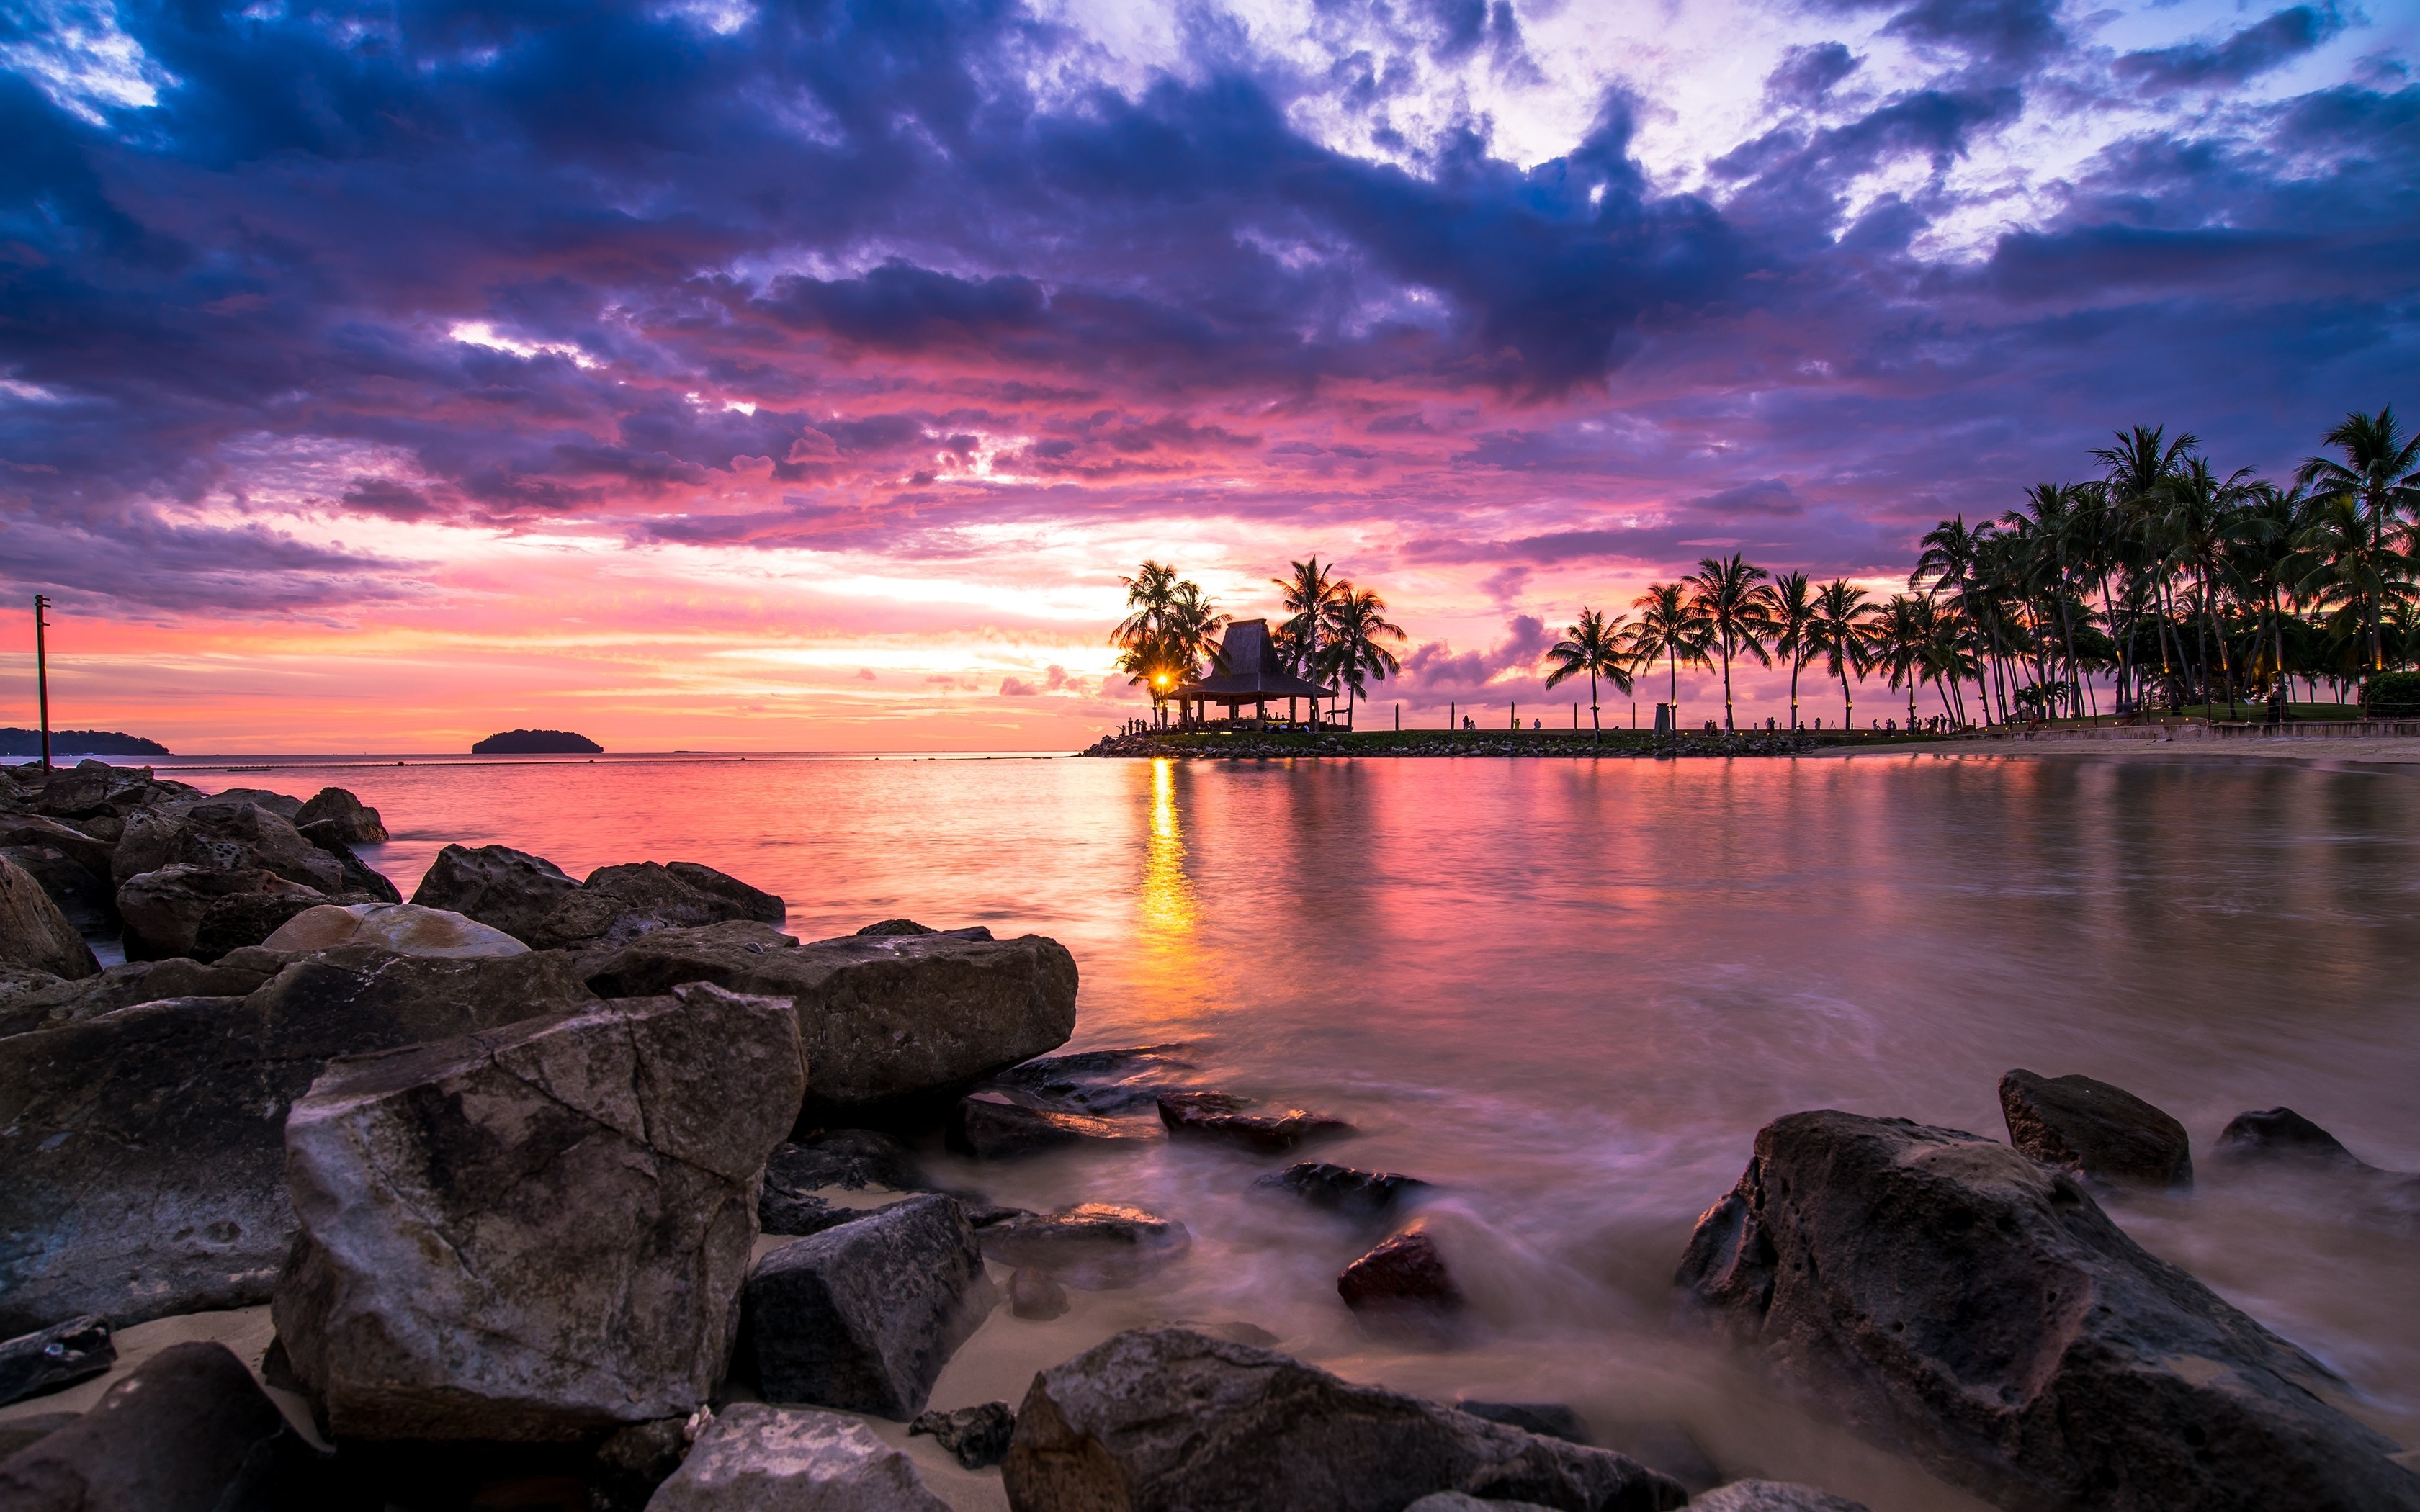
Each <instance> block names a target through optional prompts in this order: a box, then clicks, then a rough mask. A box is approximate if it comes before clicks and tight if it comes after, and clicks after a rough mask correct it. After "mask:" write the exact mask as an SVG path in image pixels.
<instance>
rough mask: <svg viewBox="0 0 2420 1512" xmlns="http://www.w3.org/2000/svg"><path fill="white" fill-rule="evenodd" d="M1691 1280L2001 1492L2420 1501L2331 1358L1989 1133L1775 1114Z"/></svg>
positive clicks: (2108, 1511) (1684, 1279)
mask: <svg viewBox="0 0 2420 1512" xmlns="http://www.w3.org/2000/svg"><path fill="white" fill-rule="evenodd" d="M1678 1282H1679V1285H1680V1286H1681V1288H1683V1295H1684V1296H1686V1297H1688V1298H1689V1299H1692V1300H1693V1301H1694V1302H1695V1303H1696V1304H1698V1305H1699V1306H1701V1307H1702V1308H1704V1309H1705V1311H1706V1313H1707V1315H1708V1316H1709V1317H1710V1319H1712V1320H1714V1322H1716V1323H1717V1324H1719V1325H1720V1326H1722V1327H1724V1328H1725V1329H1726V1330H1727V1331H1728V1332H1730V1334H1731V1335H1733V1336H1734V1337H1735V1338H1736V1339H1738V1340H1739V1341H1741V1342H1742V1343H1744V1344H1745V1345H1747V1346H1749V1347H1751V1348H1753V1349H1754V1350H1757V1351H1758V1352H1760V1353H1761V1355H1762V1356H1763V1358H1764V1359H1765V1361H1766V1362H1767V1363H1768V1364H1769V1365H1771V1366H1772V1367H1773V1368H1774V1369H1775V1370H1776V1372H1778V1373H1779V1374H1780V1375H1781V1376H1782V1377H1783V1378H1784V1379H1785V1380H1786V1381H1790V1382H1792V1383H1793V1384H1795V1385H1796V1386H1797V1387H1798V1388H1800V1389H1801V1390H1803V1391H1805V1392H1806V1393H1807V1394H1808V1395H1810V1396H1816V1397H1819V1398H1820V1399H1821V1400H1822V1401H1823V1403H1824V1404H1825V1405H1826V1406H1827V1407H1829V1408H1830V1409H1831V1410H1833V1411H1835V1412H1838V1413H1840V1414H1841V1415H1842V1416H1843V1417H1845V1418H1846V1419H1847V1420H1848V1422H1849V1423H1850V1424H1851V1426H1852V1427H1855V1428H1857V1429H1858V1430H1859V1431H1861V1432H1863V1433H1865V1434H1867V1435H1868V1436H1869V1437H1871V1438H1873V1439H1875V1440H1876V1441H1877V1442H1879V1443H1885V1444H1888V1445H1890V1446H1893V1447H1903V1448H1904V1449H1905V1450H1906V1451H1908V1452H1910V1453H1912V1454H1914V1455H1915V1456H1916V1458H1917V1459H1918V1460H1919V1461H1920V1462H1922V1463H1923V1464H1924V1465H1926V1466H1927V1468H1929V1469H1931V1471H1932V1472H1933V1473H1935V1474H1937V1475H1939V1476H1941V1477H1942V1478H1943V1479H1945V1480H1947V1481H1950V1482H1951V1483H1953V1484H1956V1485H1960V1486H1963V1487H1965V1488H1966V1489H1970V1490H1972V1491H1974V1492H1975V1493H1976V1494H1978V1495H1979V1496H1982V1497H1983V1498H1985V1499H1986V1500H1989V1501H1993V1502H1995V1503H1997V1504H2000V1505H2003V1506H2009V1507H2028V1508H2030V1507H2053V1506H2056V1507H2067V1506H2074V1507H2085V1508H2095V1509H2105V1512H2152V1509H2155V1508H2173V1507H2186V1506H2190V1507H2195V1508H2197V1509H2198V1508H2208V1509H2211V1512H2227V1509H2242V1512H2251V1509H2254V1508H2270V1507H2278V1506H2293V1507H2297V1508H2308V1509H2310V1512H2353V1509H2354V1508H2369V1509H2388V1508H2405V1509H2410V1508H2415V1507H2420V1477H2415V1476H2414V1475H2413V1474H2412V1473H2411V1472H2410V1471H2408V1470H2405V1469H2403V1468H2402V1467H2401V1466H2399V1465H2397V1464H2394V1463H2392V1462H2390V1461H2389V1459H2388V1458H2387V1456H2389V1455H2390V1454H2392V1453H2394V1452H2395V1449H2394V1445H2393V1444H2392V1443H2389V1442H2388V1441H2386V1440H2385V1439H2383V1438H2381V1437H2380V1436H2379V1435H2378V1434H2376V1433H2374V1432H2372V1431H2371V1430H2369V1429H2368V1428H2366V1427H2362V1426H2361V1425H2359V1424H2357V1423H2355V1422H2353V1421H2352V1420H2351V1419H2350V1418H2349V1417H2346V1416H2344V1415H2343V1414H2342V1413H2340V1412H2336V1411H2335V1409H2334V1408H2332V1407H2330V1406H2328V1405H2327V1403H2326V1402H2325V1401H2324V1400H2323V1398H2322V1396H2321V1395H2320V1394H2322V1393H2324V1392H2326V1391H2328V1390H2329V1389H2331V1387H2332V1386H2333V1385H2334V1381H2333V1378H2331V1377H2330V1376H2329V1374H2328V1372H2327V1371H2326V1370H2325V1368H2324V1367H2322V1366H2321V1365H2319V1364H2318V1363H2317V1362H2316V1361H2314V1360H2312V1359H2311V1358H2310V1357H2309V1356H2307V1355H2305V1354H2304V1353H2303V1352H2302V1351H2301V1350H2297V1349H2295V1348H2294V1347H2293V1346H2291V1345H2289V1344H2288V1343H2286V1342H2285V1341H2283V1340H2281V1339H2279V1338H2277V1337H2276V1336H2275V1335H2272V1334H2270V1333H2269V1332H2268V1331H2267V1330H2265V1329H2263V1328H2262V1327H2260V1325H2259V1324H2257V1323H2256V1322H2254V1321H2253V1320H2252V1319H2249V1318H2247V1317H2245V1316H2244V1315H2243V1314H2242V1313H2240V1312H2238V1311H2237V1310H2236V1309H2235V1308H2233V1307H2231V1306H2229V1305H2227V1304H2226V1303H2225V1302H2224V1301H2222V1300H2220V1299H2219V1298H2218V1297H2217V1296H2216V1295H2215V1294H2213V1293H2212V1292H2211V1290H2210V1289H2209V1288H2206V1287H2204V1286H2202V1285H2201V1283H2199V1282H2198V1281H2195V1279H2194V1278H2193V1277H2192V1276H2190V1275H2188V1274H2186V1273H2184V1272H2183V1271H2181V1270H2180V1269H2178V1268H2177V1267H2176V1266H2173V1265H2170V1264H2168V1263H2167V1262H2165V1261H2164V1260H2161V1259H2158V1258H2156V1257H2153V1256H2151V1255H2149V1254H2148V1253H2146V1252H2145V1251H2144V1250H2143V1249H2142V1248H2141V1247H2140V1246H2139V1245H2137V1244H2135V1243H2134V1242H2133V1240H2131V1239H2129V1238H2127V1237H2126V1235H2125V1233H2124V1232H2123V1231H2122V1230H2120V1229H2119V1228H2118V1226H2117V1225H2116V1224H2114V1223H2112V1222H2111V1221H2110V1220H2109V1218H2108V1216H2107V1215H2106V1214H2105V1213H2103V1212H2102V1210H2101V1208H2100V1205H2099V1204H2098V1203H2096V1202H2095V1201H2094V1200H2093V1199H2092V1197H2091V1196H2090V1194H2088V1193H2087V1192H2086V1190H2085V1189H2084V1188H2083V1187H2082V1186H2080V1185H2079V1184H2077V1182H2076V1181H2075V1180H2074V1179H2073V1178H2072V1177H2071V1176H2070V1175H2068V1174H2067V1173H2065V1172H2062V1171H2057V1170H2054V1169H2051V1168H2048V1167H2045V1166H2043V1165H2038V1164H2036V1163H2035V1162H2034V1161H2031V1160H2029V1159H2027V1158H2026V1157H2024V1155H2021V1154H2019V1153H2018V1152H2016V1151H2015V1150H2012V1149H2008V1148H2007V1147H2006V1146H2003V1145H1999V1144H1996V1143H1994V1142H1993V1141H1991V1140H1987V1139H1983V1138H1981V1137H1979V1136H1978V1135H1975V1134H1962V1133H1958V1132H1956V1131H1953V1130H1947V1129H1932V1128H1926V1127H1924V1126H1922V1125H1918V1124H1914V1123H1909V1122H1906V1121H1905V1120H1903V1119H1866V1118H1859V1117H1856V1116H1854V1115H1852V1114H1847V1113H1838V1112H1820V1113H1800V1114H1793V1115H1792V1116H1791V1117H1789V1118H1786V1119H1778V1120H1776V1122H1774V1123H1771V1124H1768V1125H1766V1126H1765V1127H1764V1128H1763V1129H1762V1130H1761V1131H1760V1132H1759V1133H1758V1134H1757V1137H1756V1154H1755V1158H1754V1159H1753V1160H1751V1161H1750V1162H1749V1164H1748V1167H1747V1170H1746V1172H1745V1174H1744V1175H1743V1176H1742V1177H1741V1178H1740V1180H1739V1184H1738V1185H1737V1186H1736V1187H1735V1188H1734V1189H1733V1190H1732V1191H1731V1193H1730V1196H1726V1197H1724V1198H1723V1199H1722V1200H1721V1201H1720V1202H1718V1203H1716V1204H1715V1205H1714V1208H1712V1209H1711V1210H1710V1211H1708V1212H1707V1213H1706V1215H1705V1216H1704V1217H1702V1218H1700V1219H1699V1222H1698V1230H1697V1233H1696V1234H1695V1235H1694V1236H1693V1237H1692V1238H1691V1240H1690V1242H1689V1248H1688V1253H1687V1255H1686V1256H1685V1257H1684V1258H1683V1261H1682V1264H1681V1270H1680V1274H1679V1277H1678Z"/></svg>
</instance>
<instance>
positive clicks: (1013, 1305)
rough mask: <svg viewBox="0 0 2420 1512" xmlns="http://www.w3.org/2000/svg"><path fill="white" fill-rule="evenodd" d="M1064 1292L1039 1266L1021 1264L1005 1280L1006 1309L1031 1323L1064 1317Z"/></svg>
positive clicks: (1065, 1313) (1014, 1315)
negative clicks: (1006, 1291) (1006, 1293)
mask: <svg viewBox="0 0 2420 1512" xmlns="http://www.w3.org/2000/svg"><path fill="white" fill-rule="evenodd" d="M1067 1305H1068V1304H1067V1290H1066V1288H1064V1287H1062V1286H1061V1285H1060V1284H1059V1283H1058V1282H1057V1281H1055V1280H1053V1279H1051V1276H1050V1273H1049V1272H1047V1271H1045V1270H1043V1269H1042V1268H1041V1267H1039V1266H1034V1265H1020V1266H1018V1267H1017V1268H1016V1271H1015V1272H1013V1273H1011V1274H1010V1275H1009V1278H1008V1310H1009V1314H1010V1316H1012V1317H1016V1318H1022V1319H1025V1320H1026V1321H1027V1322H1030V1323H1047V1322H1048V1321H1050V1319H1054V1318H1063V1317H1065V1316H1066V1315H1067Z"/></svg>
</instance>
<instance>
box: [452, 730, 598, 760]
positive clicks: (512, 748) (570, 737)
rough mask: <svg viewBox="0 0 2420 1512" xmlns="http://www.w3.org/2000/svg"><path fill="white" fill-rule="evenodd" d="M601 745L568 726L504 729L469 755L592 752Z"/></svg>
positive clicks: (554, 754) (584, 753) (576, 753)
mask: <svg viewBox="0 0 2420 1512" xmlns="http://www.w3.org/2000/svg"><path fill="white" fill-rule="evenodd" d="M604 749H605V748H604V747H602V746H600V745H598V744H597V742H595V741H593V740H591V739H589V738H588V737H587V736H586V735H575V734H573V733H571V732H570V731H568V730H507V731H505V732H504V733H503V734H500V735H489V737H488V738H487V739H485V740H483V741H481V742H479V743H478V744H477V745H475V746H473V747H472V748H471V754H472V755H473V756H596V755H599V754H601V753H602V752H603V751H604Z"/></svg>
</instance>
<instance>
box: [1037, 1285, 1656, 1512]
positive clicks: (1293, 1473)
mask: <svg viewBox="0 0 2420 1512" xmlns="http://www.w3.org/2000/svg"><path fill="white" fill-rule="evenodd" d="M1001 1473H1002V1477H1003V1480H1004V1481H1005V1484H1006V1487H1007V1490H1008V1501H1009V1505H1010V1506H1011V1507H1012V1508H1016V1509H1017V1512H1044V1509H1055V1508H1063V1507H1094V1506H1126V1507H1152V1508H1156V1509H1160V1512H1197V1509H1198V1512H1210V1509H1213V1508H1221V1509H1223V1508H1233V1507H1251V1508H1254V1509H1255V1512H1401V1509H1402V1508H1403V1507H1404V1506H1405V1505H1406V1504H1409V1503H1411V1502H1413V1501H1416V1500H1417V1499H1419V1497H1422V1496H1425V1495H1428V1494H1430V1493H1431V1492H1435V1491H1444V1490H1459V1491H1464V1492H1466V1493H1468V1494H1470V1495H1473V1496H1477V1497H1480V1498H1481V1499H1483V1500H1485V1501H1487V1502H1488V1503H1489V1504H1491V1505H1496V1504H1501V1503H1505V1502H1530V1503H1535V1504H1540V1505H1544V1506H1551V1507H1559V1508H1562V1509H1565V1512H1611V1509H1616V1508H1619V1509H1621V1512H1633V1509H1637V1512H1645V1509H1650V1508H1668V1507H1677V1506H1680V1505H1681V1504H1683V1502H1684V1501H1685V1500H1686V1499H1687V1493H1686V1492H1685V1491H1683V1489H1681V1488H1680V1486H1679V1485H1678V1484H1676V1483H1674V1482H1672V1481H1670V1480H1668V1479H1666V1478H1665V1477H1663V1476H1660V1475H1657V1474H1655V1473H1653V1472H1652V1471H1650V1470H1648V1469H1647V1468H1646V1467H1645V1466H1643V1465H1639V1464H1637V1463H1636V1462H1635V1461H1632V1460H1630V1459H1627V1458H1623V1457H1622V1456H1621V1455H1617V1454H1613V1453H1611V1452H1609V1451H1607V1450H1604V1449H1590V1448H1583V1447H1581V1446H1579V1445H1577V1444H1570V1443H1559V1442H1558V1441H1556V1440H1553V1439H1542V1438H1538V1437H1535V1436H1533V1435H1531V1434H1528V1433H1524V1432H1522V1431H1521V1430H1520V1429H1518V1428H1512V1427H1504V1426H1502V1425H1500V1424H1496V1423H1488V1422H1483V1421H1481V1419H1479V1418H1475V1417H1470V1416H1468V1415H1466V1414H1465V1413H1461V1412H1452V1411H1450V1410H1449V1409H1447V1408H1444V1407H1440V1406H1438V1405H1437V1404H1436V1403H1435V1402H1426V1401H1422V1400H1420V1399H1419V1398H1418V1397H1414V1396H1403V1395H1401V1394H1400V1393H1396V1392H1391V1391H1387V1390H1384V1389H1382V1388H1379V1387H1375V1386H1357V1385H1353V1384H1351V1383H1349V1382H1347V1381H1340V1380H1338V1379H1337V1378H1336V1377H1334V1376H1331V1375H1329V1374H1328V1373H1327V1372H1326V1371H1324V1370H1320V1369H1317V1368H1314V1367H1313V1366H1311V1365H1305V1364H1303V1363H1302V1362H1301V1361H1299V1360H1295V1359H1291V1358H1288V1357H1287V1356H1285V1355H1282V1354H1278V1353H1274V1352H1272V1351H1270V1350H1262V1349H1255V1348H1253V1347H1252V1346H1250V1345H1246V1344H1236V1343H1232V1342H1230V1341H1227V1340H1224V1339H1215V1338H1211V1337H1209V1336H1207V1335H1202V1334H1197V1333H1193V1332H1190V1331H1188V1330H1185V1329H1175V1328H1158V1329H1135V1330H1130V1331H1129V1332H1126V1333H1124V1334H1120V1335H1116V1336H1115V1337H1113V1338H1110V1339H1109V1340H1108V1341H1106V1342H1104V1343H1102V1344H1099V1345H1096V1346H1094V1348H1093V1349H1091V1350H1086V1351H1085V1352H1083V1353H1082V1354H1079V1355H1078V1356H1077V1357H1076V1358H1074V1359H1072V1360H1070V1361H1068V1362H1066V1363H1065V1364H1063V1365H1058V1366H1055V1367H1053V1368H1051V1369H1049V1370H1046V1371H1044V1372H1042V1374H1041V1375H1039V1376H1037V1377H1036V1378H1035V1379H1034V1382H1033V1385H1032V1389H1031V1390H1030V1391H1028V1392H1027V1393H1026V1396H1025V1401H1024V1403H1023V1405H1022V1406H1020V1407H1019V1408H1018V1409H1017V1414H1016V1435H1015V1436H1014V1438H1013V1439H1012V1440H1011V1441H1010V1444H1009V1451H1008V1458H1007V1459H1006V1461H1005V1462H1004V1463H1003V1465H1002V1467H1001Z"/></svg>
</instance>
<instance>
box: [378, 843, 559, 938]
mask: <svg viewBox="0 0 2420 1512" xmlns="http://www.w3.org/2000/svg"><path fill="white" fill-rule="evenodd" d="M579 890H580V884H579V883H578V882H576V881H574V880H572V879H571V878H570V877H569V876H566V875H565V873H564V871H563V869H562V868H561V867H559V866H556V865H555V864H554V863H553V862H552V861H550V860H548V859H547V858H546V857H544V856H532V855H530V854H529V853H528V852H527V851H517V850H514V849H513V848H512V847H511V846H509V845H481V846H477V847H473V846H468V845H448V846H446V847H445V848H444V849H443V850H442V851H439V852H438V853H437V858H436V859H435V860H433V861H431V862H429V863H428V871H427V872H426V873H425V874H424V875H423V876H422V877H421V879H420V886H419V887H416V888H414V889H413V890H412V894H411V901H412V902H413V903H417V904H419V905H420V906H421V907H423V908H442V909H444V910H446V911H447V912H448V913H456V914H460V915H462V916H464V917H465V918H475V919H477V920H478V921H479V922H480V923H482V924H489V925H493V926H494V927H495V928H497V929H500V930H503V931H504V933H507V934H509V935H511V936H512V937H513V938H515V939H517V940H520V941H521V942H522V943H524V944H533V943H535V938H536V937H538V936H539V935H540V934H541V933H542V929H541V926H543V925H544V924H545V922H546V920H547V918H548V916H549V915H551V914H552V913H553V912H554V911H555V909H556V908H557V907H558V906H559V905H560V904H561V903H563V902H564V900H565V899H566V898H568V897H570V896H571V895H572V894H574V893H576V892H578V891H579Z"/></svg>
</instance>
